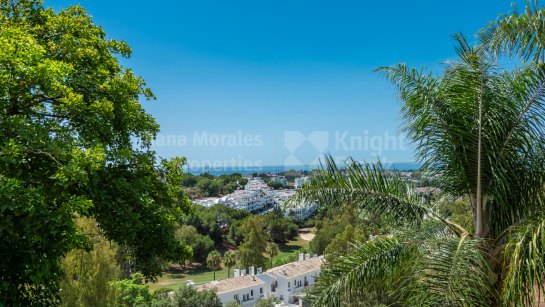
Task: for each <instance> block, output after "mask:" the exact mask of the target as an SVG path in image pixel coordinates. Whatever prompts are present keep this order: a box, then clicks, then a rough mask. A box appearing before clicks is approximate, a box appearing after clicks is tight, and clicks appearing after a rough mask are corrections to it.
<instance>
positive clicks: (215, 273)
mask: <svg viewBox="0 0 545 307" xmlns="http://www.w3.org/2000/svg"><path fill="white" fill-rule="evenodd" d="M213 272H214V280H216V271H215V270H214V271H213Z"/></svg>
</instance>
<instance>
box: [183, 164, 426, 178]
mask: <svg viewBox="0 0 545 307" xmlns="http://www.w3.org/2000/svg"><path fill="white" fill-rule="evenodd" d="M340 166H341V167H342V165H340ZM421 166H422V164H421V163H417V162H392V163H383V167H384V168H385V169H389V170H398V171H409V170H415V169H418V168H420V167H421ZM319 167H320V166H319V165H318V164H315V165H266V166H215V167H212V166H210V167H188V168H187V169H186V172H187V173H190V174H193V175H199V174H204V173H208V174H210V175H214V176H220V175H229V174H234V173H239V174H242V175H248V174H253V173H273V174H274V173H282V172H286V171H290V170H295V171H312V170H315V169H318V168H319Z"/></svg>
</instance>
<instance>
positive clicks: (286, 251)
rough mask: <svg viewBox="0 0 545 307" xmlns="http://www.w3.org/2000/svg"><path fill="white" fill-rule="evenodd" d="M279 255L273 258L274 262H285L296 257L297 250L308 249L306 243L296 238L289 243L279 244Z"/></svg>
mask: <svg viewBox="0 0 545 307" xmlns="http://www.w3.org/2000/svg"><path fill="white" fill-rule="evenodd" d="M278 247H279V248H280V253H278V256H276V257H274V261H279V260H287V259H288V258H290V257H291V256H294V255H297V254H298V253H299V250H301V249H302V248H305V247H308V241H305V240H303V239H301V237H297V238H296V239H295V240H294V241H290V242H288V243H286V244H279V245H278Z"/></svg>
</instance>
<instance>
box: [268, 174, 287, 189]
mask: <svg viewBox="0 0 545 307" xmlns="http://www.w3.org/2000/svg"><path fill="white" fill-rule="evenodd" d="M271 181H272V182H278V183H280V184H282V185H283V186H285V187H287V186H288V179H286V177H284V176H277V177H272V178H271Z"/></svg>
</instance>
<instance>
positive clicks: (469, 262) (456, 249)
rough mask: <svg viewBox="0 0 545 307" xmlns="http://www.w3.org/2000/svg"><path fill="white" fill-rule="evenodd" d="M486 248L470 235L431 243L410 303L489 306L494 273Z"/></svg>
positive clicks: (480, 241) (418, 304) (421, 304)
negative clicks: (484, 249)
mask: <svg viewBox="0 0 545 307" xmlns="http://www.w3.org/2000/svg"><path fill="white" fill-rule="evenodd" d="M483 247H484V242H483V241H482V240H479V239H471V238H469V236H462V237H460V238H452V237H451V238H448V237H445V238H444V239H442V240H439V241H437V242H436V243H435V244H432V245H431V248H430V249H431V250H430V253H428V254H427V255H426V256H425V257H424V258H423V259H422V262H421V263H420V264H419V266H420V267H421V269H420V276H419V277H418V279H419V281H418V283H417V284H416V285H415V286H414V287H413V288H412V290H411V295H410V297H409V299H408V301H410V302H412V303H413V304H415V305H416V306H490V299H491V298H492V297H494V290H493V287H492V282H491V281H492V279H491V277H492V271H491V269H490V267H489V265H488V263H487V260H486V258H485V257H484V255H485V254H484V253H483Z"/></svg>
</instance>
